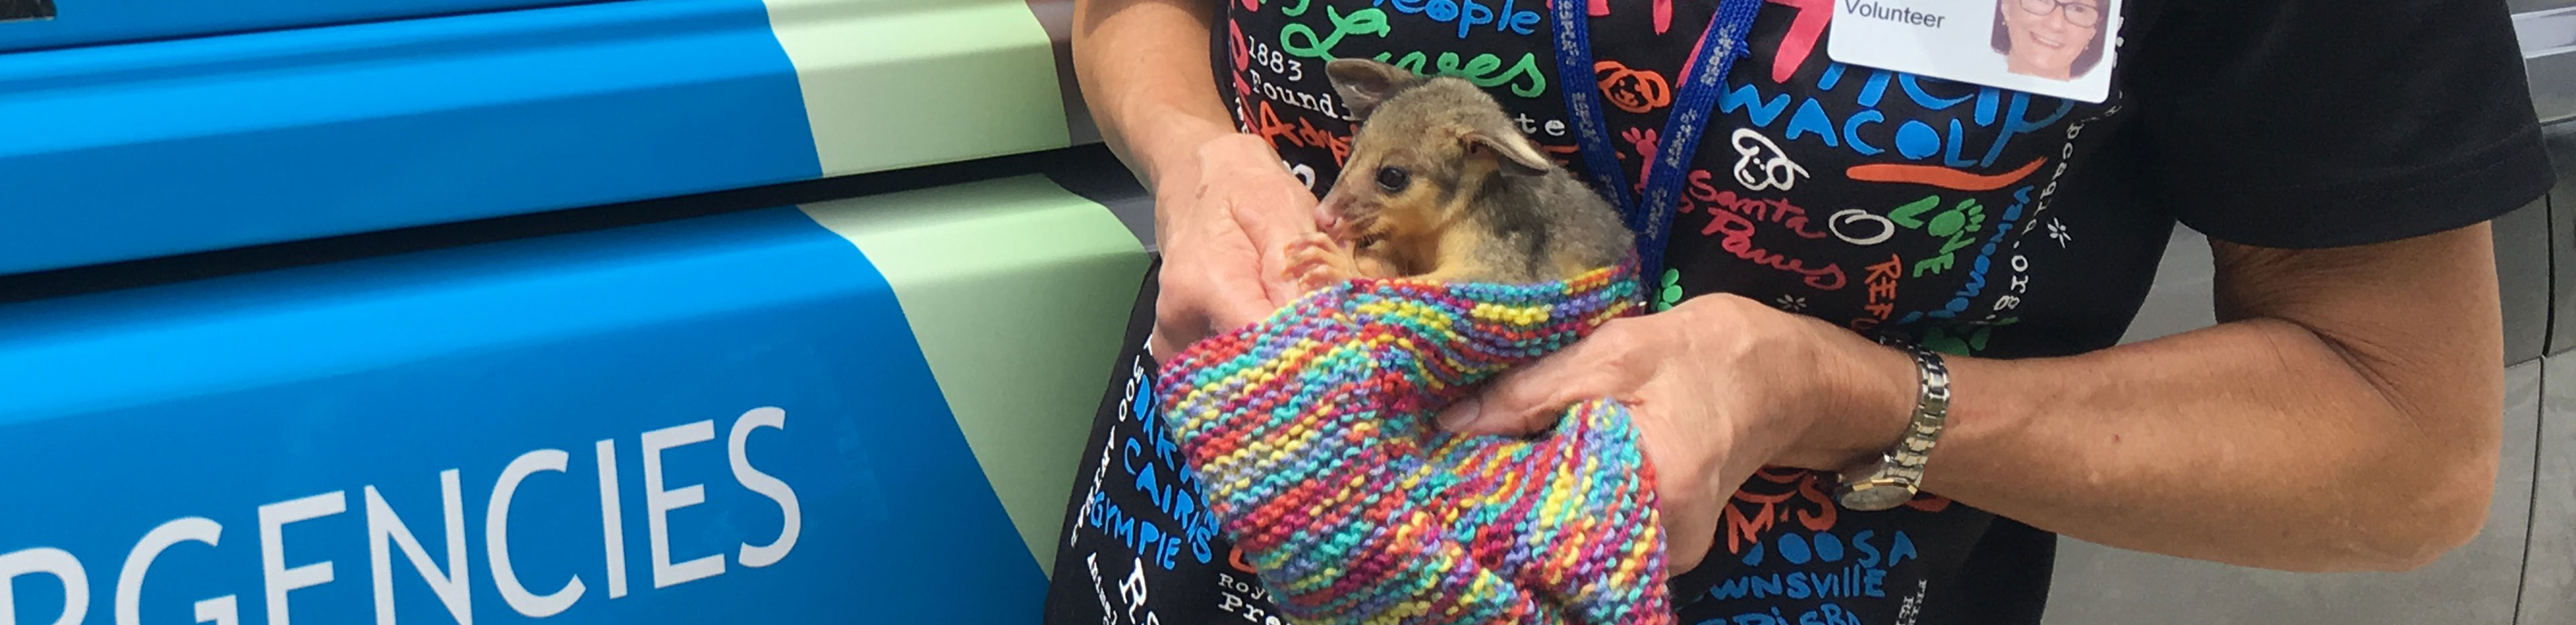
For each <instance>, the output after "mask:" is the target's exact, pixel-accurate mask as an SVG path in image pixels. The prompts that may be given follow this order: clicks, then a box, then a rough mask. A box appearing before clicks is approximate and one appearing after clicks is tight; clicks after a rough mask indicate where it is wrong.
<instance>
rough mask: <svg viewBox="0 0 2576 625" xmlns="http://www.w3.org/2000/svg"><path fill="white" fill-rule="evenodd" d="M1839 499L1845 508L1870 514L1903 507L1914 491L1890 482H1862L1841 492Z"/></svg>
mask: <svg viewBox="0 0 2576 625" xmlns="http://www.w3.org/2000/svg"><path fill="white" fill-rule="evenodd" d="M1840 499H1841V502H1842V504H1843V507H1845V508H1850V509H1853V510H1859V511H1862V512H1872V511H1878V510H1886V509H1889V508H1894V507H1897V506H1901V505H1905V502H1906V501H1908V500H1912V499H1914V489H1911V488H1905V487H1903V486H1898V485H1896V484H1894V483H1890V482H1882V481H1870V482H1862V483H1859V484H1853V485H1852V486H1851V487H1850V489H1849V490H1845V491H1843V494H1842V497H1840Z"/></svg>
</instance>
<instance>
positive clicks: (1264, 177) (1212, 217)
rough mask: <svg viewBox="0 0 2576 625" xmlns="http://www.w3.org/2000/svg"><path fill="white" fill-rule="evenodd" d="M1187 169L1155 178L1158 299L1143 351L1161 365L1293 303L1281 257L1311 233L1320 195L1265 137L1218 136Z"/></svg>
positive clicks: (1208, 141) (1204, 144)
mask: <svg viewBox="0 0 2576 625" xmlns="http://www.w3.org/2000/svg"><path fill="white" fill-rule="evenodd" d="M1188 162H1189V165H1188V166H1186V167H1182V168H1178V169H1180V170H1181V171H1177V172H1172V174H1173V175H1163V176H1157V177H1156V179H1155V189H1154V215H1155V217H1154V223H1155V235H1156V239H1157V240H1158V241H1159V243H1160V245H1161V248H1162V254H1163V268H1162V274H1161V277H1160V279H1161V281H1162V282H1161V288H1162V292H1161V294H1160V295H1159V296H1158V297H1157V298H1156V300H1155V302H1154V337H1153V340H1152V341H1150V344H1149V345H1148V346H1147V349H1149V350H1151V351H1152V352H1153V354H1154V357H1155V358H1156V359H1158V360H1159V359H1163V358H1167V357H1169V356H1171V354H1173V353H1174V352H1178V351H1180V349H1181V348H1184V347H1188V346H1189V344H1190V343H1193V342H1197V341H1198V340H1199V339H1201V338H1205V337H1207V336H1208V335H1210V334H1214V333H1218V332H1224V331H1228V330H1232V329H1234V328H1236V327H1240V326H1243V325H1245V324H1249V323H1252V322H1255V321H1259V320H1261V318H1262V317H1266V316H1268V315H1269V314H1270V313H1271V312H1272V311H1275V310H1278V309H1279V307H1280V306H1283V305H1286V304H1287V303H1288V302H1289V301H1292V300H1294V299H1296V297H1297V295H1298V294H1297V293H1296V292H1295V291H1294V288H1293V287H1292V286H1291V285H1290V283H1289V281H1288V279H1287V276H1286V275H1285V271H1286V267H1287V263H1286V259H1285V257H1284V256H1283V254H1284V250H1286V249H1287V247H1288V244H1289V242H1291V241H1294V240H1296V239H1297V238H1298V237H1300V236H1302V235H1304V234H1306V233H1309V232H1314V231H1315V217H1314V213H1315V195H1314V193H1313V192H1312V191H1309V190H1307V189H1306V185H1305V184H1304V183H1302V182H1300V181H1298V180H1297V177H1296V176H1293V175H1290V174H1289V173H1288V169H1287V167H1286V166H1284V165H1282V164H1281V163H1280V160H1279V154H1278V152H1276V151H1274V150H1273V149H1272V148H1271V147H1270V144H1269V143H1268V142H1265V141H1263V140H1262V139H1261V138H1260V137H1257V136H1253V135H1247V134H1241V133H1223V134H1217V135H1214V136H1212V137H1209V138H1207V139H1206V140H1204V141H1202V142H1200V143H1199V144H1198V147H1197V150H1196V158H1195V159H1193V160H1191V161H1188Z"/></svg>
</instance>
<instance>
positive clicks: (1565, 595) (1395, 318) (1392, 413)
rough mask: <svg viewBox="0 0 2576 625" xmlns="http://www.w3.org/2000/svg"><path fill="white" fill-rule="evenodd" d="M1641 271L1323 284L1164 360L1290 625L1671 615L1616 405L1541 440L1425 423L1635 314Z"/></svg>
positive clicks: (1650, 507)
mask: <svg viewBox="0 0 2576 625" xmlns="http://www.w3.org/2000/svg"><path fill="white" fill-rule="evenodd" d="M1635 273H1636V267H1635V264H1634V262H1633V261H1631V262H1629V263H1624V264H1621V265H1619V266H1616V267H1608V268H1603V269H1598V270H1594V271H1592V272H1589V273H1586V274H1584V275H1582V276H1580V277H1577V278H1575V279H1573V280H1569V281H1565V282H1553V283H1542V284H1526V285H1513V284H1484V283H1433V282H1425V281H1418V280H1404V279H1362V280H1354V281H1349V282H1346V283H1344V284H1341V285H1338V286H1335V287H1331V288H1327V289H1323V290H1319V291H1316V292H1314V293H1312V294H1309V295H1308V296H1306V297H1305V298H1303V299H1300V300H1299V301H1297V302H1296V303H1295V304H1293V305H1291V306H1289V307H1287V308H1284V309H1282V310H1281V311H1280V312H1278V313H1276V314H1274V315H1273V316H1271V317H1270V318H1269V319H1267V320H1265V321H1263V322H1261V323H1256V324H1253V325H1251V326H1248V327H1245V328H1242V329H1240V330H1237V331H1235V332H1231V333H1227V334H1223V335H1219V336H1215V337H1211V338H1209V339H1206V340H1203V341H1200V342H1199V343H1197V344H1194V345H1192V346H1190V347H1189V348H1188V349H1186V350H1184V351H1182V352H1181V353H1180V354H1178V355H1176V356H1175V357H1174V358H1173V359H1172V360H1171V362H1169V363H1167V364H1165V365H1164V369H1163V371H1162V382H1161V385H1160V387H1159V388H1158V394H1159V397H1161V401H1162V404H1163V406H1162V408H1163V410H1162V415H1163V419H1165V423H1166V424H1167V425H1169V426H1170V427H1169V428H1168V430H1167V431H1168V432H1170V435H1171V436H1172V437H1173V438H1174V442H1175V443H1177V444H1178V445H1179V446H1180V447H1181V450H1182V451H1183V452H1184V455H1185V458H1186V460H1185V462H1187V463H1188V466H1189V468H1190V469H1191V470H1192V471H1195V472H1196V473H1197V476H1198V480H1199V483H1200V485H1201V488H1202V490H1203V493H1202V494H1203V495H1204V496H1205V497H1206V498H1207V509H1208V511H1209V512H1210V513H1212V514H1214V515H1215V517H1216V518H1217V519H1218V520H1219V521H1220V522H1221V524H1222V527H1223V528H1224V530H1225V532H1226V534H1227V535H1228V536H1229V537H1231V538H1232V539H1233V540H1234V541H1235V545H1236V547H1238V548H1240V549H1241V550H1242V551H1243V554H1244V559H1245V561H1246V562H1247V563H1249V564H1251V565H1252V567H1253V568H1254V569H1256V570H1257V571H1258V572H1259V575H1260V578H1261V581H1262V582H1263V584H1264V585H1266V586H1268V587H1269V589H1270V590H1271V592H1273V593H1274V594H1275V595H1277V597H1278V598H1279V604H1280V606H1281V609H1282V610H1283V611H1286V612H1287V614H1286V616H1287V617H1289V620H1291V621H1294V622H1298V623H1306V624H1320V623H1371V624H1376V623H1420V624H1448V623H1583V624H1598V625H1608V624H1614V623H1615V624H1646V623H1670V622H1672V621H1673V618H1674V617H1673V615H1672V612H1671V607H1670V601H1669V598H1668V597H1667V596H1666V593H1665V590H1664V585H1663V577H1664V543H1663V537H1662V535H1661V534H1660V532H1661V530H1660V528H1659V526H1658V522H1657V518H1656V507H1655V492H1654V474H1653V472H1652V469H1651V467H1650V466H1649V465H1647V463H1646V462H1645V461H1644V458H1643V456H1642V455H1641V453H1640V452H1639V450H1638V447H1637V444H1636V433H1635V431H1634V430H1632V429H1631V428H1630V424H1629V421H1628V413H1627V410H1626V409H1625V408H1623V407H1621V406H1620V405H1618V404H1617V403H1614V402H1609V401H1595V402H1589V403H1585V404H1581V405H1578V406H1576V407H1574V408H1573V409H1572V410H1570V411H1568V413H1567V415H1566V418H1565V419H1564V421H1563V422H1562V423H1561V424H1560V425H1559V426H1558V428H1557V429H1556V430H1555V431H1553V432H1552V433H1550V434H1548V435H1545V436H1539V437H1533V438H1528V439H1523V438H1511V437H1495V436H1485V437H1460V436H1452V435H1448V434H1445V433H1441V432H1439V431H1438V430H1437V428H1436V427H1435V426H1434V424H1433V416H1434V412H1435V411H1436V410H1437V409H1438V408H1440V407H1441V406H1445V405H1447V404H1448V402H1449V401H1450V400H1453V399H1456V398H1458V397H1459V396H1461V395H1463V394H1464V393H1465V392H1466V391H1467V390H1469V389H1468V388H1467V387H1468V386H1469V385H1472V384H1475V383H1476V382H1478V381H1481V380H1484V379H1486V378H1489V377H1491V376H1493V375H1494V374H1496V373H1499V372H1501V371H1503V370H1504V369H1506V368H1509V367H1511V366H1513V365H1516V364H1521V363H1525V362H1528V361H1530V360H1533V359H1536V358H1538V357H1539V356H1542V355H1545V354H1547V353H1549V352H1552V351H1555V350H1557V349H1559V348H1562V347H1564V346H1566V345H1569V344H1572V343H1573V342H1574V341H1575V340H1576V339H1578V338H1581V337H1583V336H1584V335H1586V334H1589V333H1590V332H1591V331H1592V330H1594V329H1596V328H1598V327H1600V325H1601V324H1603V323H1605V322H1608V321H1609V320H1611V319H1614V318H1617V317H1620V316H1623V315H1627V314H1631V313H1632V312H1634V311H1636V310H1638V308H1639V301H1638V289H1637V282H1636V279H1635V278H1636V276H1635Z"/></svg>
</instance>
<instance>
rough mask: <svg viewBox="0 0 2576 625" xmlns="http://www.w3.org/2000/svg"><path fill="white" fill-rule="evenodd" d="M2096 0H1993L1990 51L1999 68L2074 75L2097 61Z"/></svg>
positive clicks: (2023, 72) (2099, 13) (2063, 77)
mask: <svg viewBox="0 0 2576 625" xmlns="http://www.w3.org/2000/svg"><path fill="white" fill-rule="evenodd" d="M2105 38H2106V37H2104V36H2103V27H2102V5H2101V0H1996V2H1995V36H1994V46H1995V51H1996V52H2001V53H2003V55H2004V71H2008V72H2012V73H2015V74H2021V75H2025V76H2037V77H2040V78H2046V79H2049V80H2074V79H2076V78H2077V77H2080V76H2083V75H2084V73H2085V72H2089V71H2092V70H2093V66H2094V65H2095V64H2097V63H2101V62H2102V40H2103V39H2105Z"/></svg>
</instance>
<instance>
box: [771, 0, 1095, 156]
mask: <svg viewBox="0 0 2576 625" xmlns="http://www.w3.org/2000/svg"><path fill="white" fill-rule="evenodd" d="M763 1H764V2H765V3H766V4H767V6H768V9H769V25H770V30H771V31H772V32H775V33H776V34H777V35H778V43H779V46H780V47H781V48H784V49H785V50H786V51H787V58H788V60H789V61H791V62H793V63H795V65H796V80H797V83H798V85H799V86H800V87H801V88H802V89H803V90H804V97H805V118H806V121H807V123H809V124H810V125H811V126H812V128H813V132H814V150H815V153H816V157H817V158H818V159H819V160H820V161H821V163H822V167H823V175H826V176H837V175H842V174H852V173H860V172H871V171H883V170H889V169H898V168H902V167H910V166H915V165H926V164H932V163H944V162H950V161H958V160H965V159H971V158H980V157H986V156H998V155H1003V154H1017V153H1021V152H1031V151H1037V150H1047V149H1054V148H1060V147H1065V146H1067V145H1071V139H1070V135H1069V134H1068V131H1067V130H1066V127H1065V117H1064V96H1063V94H1062V91H1061V90H1060V89H1059V88H1058V87H1057V84H1056V63H1055V48H1054V45H1053V43H1052V41H1051V40H1050V39H1048V37H1047V33H1046V28H1045V27H1043V26H1041V25H1039V24H1038V20H1037V16H1036V15H1035V14H1034V13H1031V12H1030V11H1029V7H1028V5H1027V4H1026V3H1024V2H1023V1H1022V0H763Z"/></svg>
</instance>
